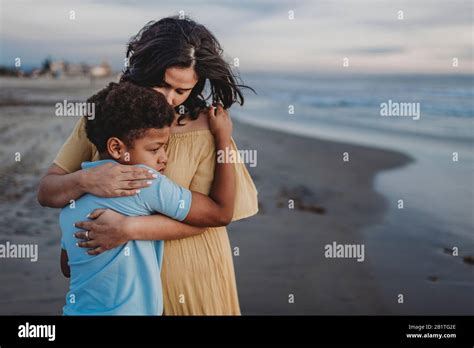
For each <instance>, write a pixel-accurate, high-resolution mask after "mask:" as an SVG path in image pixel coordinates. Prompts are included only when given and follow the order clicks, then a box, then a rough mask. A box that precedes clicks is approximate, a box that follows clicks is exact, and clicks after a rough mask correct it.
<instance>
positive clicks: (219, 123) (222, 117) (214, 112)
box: [208, 104, 232, 140]
mask: <svg viewBox="0 0 474 348" xmlns="http://www.w3.org/2000/svg"><path fill="white" fill-rule="evenodd" d="M208 117H209V129H210V131H211V133H212V134H213V135H214V137H215V138H216V139H217V140H230V138H231V136H232V121H231V119H230V116H229V112H228V111H227V110H224V108H223V107H222V105H220V104H218V105H217V107H216V108H214V107H213V106H211V107H210V108H209V112H208Z"/></svg>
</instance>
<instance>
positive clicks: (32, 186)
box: [0, 82, 411, 315]
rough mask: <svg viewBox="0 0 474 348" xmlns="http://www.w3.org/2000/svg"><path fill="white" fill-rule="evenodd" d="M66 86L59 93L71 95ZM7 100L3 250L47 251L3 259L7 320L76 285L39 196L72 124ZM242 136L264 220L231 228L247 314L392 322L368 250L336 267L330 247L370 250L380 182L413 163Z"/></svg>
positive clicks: (273, 137)
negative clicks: (253, 162) (253, 160)
mask: <svg viewBox="0 0 474 348" xmlns="http://www.w3.org/2000/svg"><path fill="white" fill-rule="evenodd" d="M15 83H17V82H15ZM66 87H67V86H66ZM66 87H64V88H58V90H59V91H61V93H66V94H67V88H66ZM30 88H31V86H30ZM74 88H76V90H77V87H71V93H72V91H73V90H74ZM92 88H95V89H97V88H96V86H95V87H94V86H93V87H90V86H89V87H88V86H85V87H83V88H82V89H80V93H79V94H80V95H81V96H82V95H84V96H87V95H88V94H87V93H89V92H90V90H91V89H92ZM65 90H66V91H65ZM2 97H3V98H2V100H3V103H2V105H1V117H0V139H1V142H2V147H1V150H0V160H1V163H2V166H1V169H0V191H1V192H2V194H1V196H0V210H1V212H2V214H1V220H0V226H1V227H0V243H6V242H10V243H18V244H21V243H27V244H29V243H32V244H37V245H38V250H39V255H38V261H37V262H30V260H27V259H0V263H1V271H0V283H1V284H2V286H1V287H0V314H2V315H6V314H46V315H58V314H61V307H62V305H63V302H64V297H65V294H66V292H67V287H68V280H67V279H65V278H64V277H63V276H62V275H61V272H60V269H59V252H60V230H59V226H58V214H59V210H57V209H50V208H43V207H41V206H40V205H39V204H38V203H37V200H36V192H37V187H38V182H39V180H40V178H41V175H42V174H43V173H44V172H45V171H46V169H47V168H48V166H49V165H50V164H51V162H52V160H53V159H54V156H55V155H56V153H57V151H58V150H59V148H60V146H61V144H62V143H63V142H64V141H65V139H66V138H67V136H68V134H69V132H70V130H71V129H72V127H73V125H74V123H75V122H76V119H75V118H71V117H70V118H58V117H55V116H54V103H51V104H48V103H44V105H42V104H40V103H37V102H35V101H33V102H31V103H29V104H28V103H26V104H27V105H24V103H23V104H22V103H17V102H15V101H12V100H10V99H8V100H7V98H6V97H5V95H3V96H2ZM234 129H235V132H234V134H235V135H234V138H235V140H236V142H237V145H238V147H239V148H240V149H247V150H257V156H258V157H257V166H256V167H255V168H252V167H249V170H250V172H251V175H252V177H253V179H254V181H255V184H256V186H257V188H258V191H259V204H260V212H259V214H258V215H257V216H254V217H252V218H249V219H246V220H242V221H239V222H234V223H232V224H231V225H230V226H229V236H230V239H231V244H232V248H233V252H234V253H235V255H234V262H235V270H236V276H237V283H238V290H239V298H240V304H241V309H242V313H243V314H244V315H254V314H319V315H326V314H391V311H390V309H389V308H387V306H386V305H385V304H384V303H383V302H382V301H381V300H380V298H379V285H380V282H381V281H383V279H381V278H380V277H379V278H375V277H374V274H373V272H372V269H371V267H369V264H370V257H371V256H370V252H369V251H367V250H366V255H365V261H364V262H357V261H356V260H355V259H330V258H325V256H324V246H325V245H326V244H331V243H333V242H334V241H335V242H337V243H350V244H354V243H355V244H363V243H364V237H363V233H362V231H363V229H365V228H367V227H369V226H371V225H375V224H378V223H381V222H382V221H383V217H384V213H385V211H386V209H387V202H386V199H385V198H384V197H383V196H381V195H380V194H379V193H377V192H375V191H374V189H373V181H374V177H375V175H376V174H377V173H379V172H380V171H383V170H389V169H391V168H397V167H401V166H404V165H406V164H407V163H409V162H410V160H411V159H410V158H409V157H408V156H406V155H403V154H401V153H398V152H391V151H386V150H379V149H375V148H369V147H363V146H354V145H351V144H344V143H337V142H329V141H321V140H316V139H310V138H305V137H300V136H294V135H288V134H285V133H280V132H276V131H270V130H265V129H262V128H256V127H253V126H249V125H246V124H242V123H239V122H237V121H235V122H234ZM344 152H347V153H348V154H349V158H350V159H349V161H348V162H344V161H343V153H344ZM15 153H20V154H21V161H19V162H17V161H15ZM289 200H293V201H294V203H295V207H294V208H293V209H290V208H289V207H288V205H289ZM236 248H238V249H236ZM237 251H238V255H237ZM292 299H294V301H293V300H292Z"/></svg>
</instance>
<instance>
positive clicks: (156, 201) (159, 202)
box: [138, 173, 192, 221]
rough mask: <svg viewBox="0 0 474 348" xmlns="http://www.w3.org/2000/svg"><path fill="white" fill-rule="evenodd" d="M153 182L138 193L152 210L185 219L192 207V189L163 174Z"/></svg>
mask: <svg viewBox="0 0 474 348" xmlns="http://www.w3.org/2000/svg"><path fill="white" fill-rule="evenodd" d="M157 175H158V178H156V179H155V180H153V184H152V185H151V186H149V187H147V188H144V189H142V190H141V192H140V193H139V194H138V195H139V196H140V198H141V199H142V200H143V204H144V205H145V206H146V207H147V209H148V210H150V211H151V212H158V213H161V214H163V215H166V216H168V217H170V218H172V219H175V220H178V221H183V220H184V219H185V218H186V216H188V213H189V209H190V208H191V201H192V194H191V191H189V190H188V189H185V188H184V187H181V186H179V185H177V184H176V183H174V182H173V181H171V180H170V179H168V178H167V177H166V176H164V175H162V174H159V173H158V174H157Z"/></svg>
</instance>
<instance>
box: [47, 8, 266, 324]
mask: <svg viewBox="0 0 474 348" xmlns="http://www.w3.org/2000/svg"><path fill="white" fill-rule="evenodd" d="M127 58H128V59H129V68H127V69H126V71H125V72H124V75H123V77H122V79H123V80H131V81H133V82H135V83H137V84H139V85H143V86H149V87H151V88H153V89H154V90H155V91H157V92H158V93H162V94H163V95H164V96H165V97H166V99H167V101H168V103H169V104H171V105H172V106H174V107H176V109H177V111H178V114H177V115H176V119H175V122H174V124H173V126H172V128H171V133H172V134H171V137H170V142H169V145H168V149H167V152H168V164H167V167H166V170H165V175H166V176H168V177H169V178H170V179H172V180H173V181H175V182H176V183H178V184H179V185H181V186H183V187H186V188H189V189H191V190H194V191H198V192H201V193H205V194H208V193H209V190H210V186H211V183H212V180H213V172H214V161H215V155H216V154H215V150H214V144H213V138H212V135H211V133H210V131H209V128H208V124H207V117H206V114H205V113H203V112H201V110H202V109H203V108H204V107H205V106H206V103H205V100H204V97H203V95H202V94H203V90H204V87H205V84H206V81H208V83H209V88H210V95H211V99H212V102H213V103H221V104H222V105H223V106H224V108H225V109H227V108H229V107H230V106H231V105H232V104H233V103H235V102H238V103H240V104H241V105H242V104H243V102H244V98H243V96H242V94H241V91H240V88H241V87H242V86H241V85H238V84H237V83H236V78H235V76H234V75H233V73H232V71H231V69H230V67H229V65H228V64H227V63H226V62H225V61H224V60H223V59H222V49H221V47H220V45H219V43H218V41H217V40H216V38H215V37H214V36H213V35H212V34H211V33H210V32H209V31H208V30H207V29H206V28H205V27H204V26H202V25H199V24H197V23H195V22H194V21H192V20H189V19H187V18H186V19H179V18H177V17H171V18H164V19H162V20H160V21H158V22H151V23H149V24H147V25H146V26H145V27H144V28H143V29H142V30H141V31H140V32H139V33H138V34H137V35H136V36H135V37H134V38H132V40H131V41H130V43H129V45H128V50H127ZM233 146H234V150H236V147H235V143H233ZM96 159H97V150H96V149H95V148H94V147H93V145H92V144H91V143H90V142H89V141H88V140H87V138H86V136H85V132H84V122H83V121H82V120H81V121H79V122H78V124H77V125H76V127H75V129H74V130H73V133H72V134H71V136H70V137H69V139H68V140H67V141H66V143H65V144H64V145H63V147H62V148H61V150H60V152H59V154H58V155H57V157H56V159H55V161H54V164H53V165H52V166H51V168H50V169H49V171H48V173H47V174H46V176H45V177H44V178H43V179H42V180H41V183H40V190H39V193H38V200H39V201H40V203H41V204H42V205H47V206H51V207H62V206H64V205H65V204H67V203H69V201H70V200H71V199H77V198H78V197H80V196H81V195H82V194H84V193H85V192H89V193H92V194H96V195H98V196H103V197H110V196H120V195H132V194H135V193H136V190H137V189H139V188H141V187H145V185H147V183H146V181H147V179H148V180H149V179H150V178H151V177H150V176H148V175H149V174H148V173H146V172H143V171H139V170H135V169H133V168H128V167H129V166H120V165H118V166H117V165H116V166H103V167H105V168H102V169H101V168H100V167H99V168H97V169H95V171H83V170H79V169H80V164H81V163H82V162H83V161H90V160H96ZM235 170H236V172H235V173H236V197H235V210H234V217H233V221H235V220H238V219H242V218H245V217H249V216H251V215H254V214H256V212H257V210H258V208H257V206H258V204H257V192H256V189H255V186H254V184H253V182H252V179H251V178H250V175H249V173H248V171H247V170H246V168H245V165H243V164H241V163H236V164H235ZM91 218H94V219H95V220H94V221H92V222H82V223H79V224H77V226H78V227H81V228H84V229H87V230H88V231H89V233H88V235H89V238H90V239H91V243H89V244H88V245H94V246H96V248H95V249H93V250H91V251H89V253H91V254H98V253H100V252H102V251H104V250H108V249H110V248H113V247H115V246H117V245H120V244H123V243H125V242H126V241H127V236H128V235H130V234H131V235H132V236H133V235H134V233H135V234H136V233H141V235H142V236H143V235H150V236H156V235H159V234H160V233H161V235H166V232H168V235H169V231H170V230H173V231H175V232H176V233H175V234H179V235H182V236H191V237H188V238H184V239H177V240H167V241H165V253H164V258H163V269H162V283H163V297H164V314H165V315H239V314H240V308H239V302H238V297H237V287H236V282H235V274H234V267H233V261H232V253H231V249H230V243H229V239H228V235H227V231H226V228H225V227H218V228H207V229H205V230H204V231H203V230H202V229H199V228H195V227H191V226H186V225H183V224H181V223H179V222H177V221H174V220H171V219H169V218H166V217H164V216H160V215H154V216H144V217H125V216H122V215H120V214H118V213H116V212H114V211H110V210H106V211H98V212H97V213H94V214H93V215H92V216H91ZM157 239H158V238H157Z"/></svg>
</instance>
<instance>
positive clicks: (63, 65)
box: [0, 58, 113, 79]
mask: <svg viewBox="0 0 474 348" xmlns="http://www.w3.org/2000/svg"><path fill="white" fill-rule="evenodd" d="M112 73H113V72H112V68H111V67H110V65H109V63H108V62H107V61H105V60H104V61H102V63H100V64H99V65H93V66H91V65H89V64H87V63H79V64H77V63H69V62H67V61H65V60H54V61H53V60H50V59H48V58H47V59H45V60H44V61H43V63H42V64H41V67H40V68H34V69H32V70H31V71H28V72H25V71H23V70H22V69H15V68H8V67H0V76H17V77H30V78H38V77H52V78H55V79H65V78H74V77H89V78H102V77H108V76H111V75H112Z"/></svg>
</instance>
